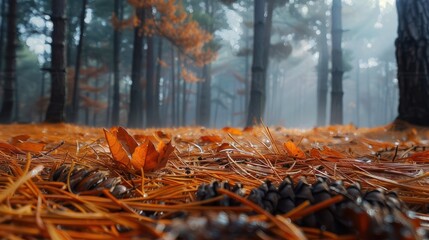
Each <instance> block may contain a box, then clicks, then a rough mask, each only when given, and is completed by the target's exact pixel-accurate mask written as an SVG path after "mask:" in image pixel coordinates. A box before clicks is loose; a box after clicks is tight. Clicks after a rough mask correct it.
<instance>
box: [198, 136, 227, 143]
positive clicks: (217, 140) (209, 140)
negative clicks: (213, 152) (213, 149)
mask: <svg viewBox="0 0 429 240" xmlns="http://www.w3.org/2000/svg"><path fill="white" fill-rule="evenodd" d="M200 141H201V142H204V143H220V142H222V138H221V137H220V136H217V135H212V136H201V137H200Z"/></svg>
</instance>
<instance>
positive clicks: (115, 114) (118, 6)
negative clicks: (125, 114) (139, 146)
mask: <svg viewBox="0 0 429 240" xmlns="http://www.w3.org/2000/svg"><path fill="white" fill-rule="evenodd" d="M113 12H114V17H116V18H118V20H119V21H122V18H123V1H122V0H115V3H114V10H113ZM120 50H121V29H120V28H118V27H114V28H113V101H112V102H113V103H112V116H111V119H112V125H118V124H119V114H120V111H119V104H120V96H119V84H120V82H119V81H120V72H119V65H120V59H121V58H120V53H121V51H120Z"/></svg>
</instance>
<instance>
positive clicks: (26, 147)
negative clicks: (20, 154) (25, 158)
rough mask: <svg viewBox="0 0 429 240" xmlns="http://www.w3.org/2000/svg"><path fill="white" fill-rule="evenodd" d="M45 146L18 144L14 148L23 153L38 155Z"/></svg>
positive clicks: (26, 143) (43, 144)
mask: <svg viewBox="0 0 429 240" xmlns="http://www.w3.org/2000/svg"><path fill="white" fill-rule="evenodd" d="M45 145H46V144H45V143H35V142H19V143H16V144H15V147H17V148H19V149H21V150H22V151H24V152H33V153H39V152H41V151H43V150H44V149H45Z"/></svg>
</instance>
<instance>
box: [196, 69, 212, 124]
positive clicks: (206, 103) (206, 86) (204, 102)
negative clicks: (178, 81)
mask: <svg viewBox="0 0 429 240" xmlns="http://www.w3.org/2000/svg"><path fill="white" fill-rule="evenodd" d="M203 79H204V81H203V82H201V83H199V84H200V87H199V89H198V90H199V94H198V100H197V101H198V102H199V103H198V106H199V109H198V111H197V114H198V116H197V124H198V125H200V126H205V127H208V126H210V114H211V87H210V86H211V65H210V64H206V65H204V67H203Z"/></svg>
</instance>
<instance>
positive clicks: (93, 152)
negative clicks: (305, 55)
mask: <svg viewBox="0 0 429 240" xmlns="http://www.w3.org/2000/svg"><path fill="white" fill-rule="evenodd" d="M399 125H400V126H399ZM399 125H387V126H382V127H378V128H368V129H363V128H362V129H357V128H355V127H354V126H351V125H347V126H331V127H323V128H314V129H309V130H298V129H285V128H283V127H275V128H274V127H273V128H267V127H264V126H260V127H255V128H250V129H244V130H242V129H235V128H224V129H206V128H200V127H190V128H177V129H172V128H168V129H147V130H139V129H127V130H126V131H125V132H124V131H123V129H122V130H120V129H118V128H115V129H110V130H107V131H106V133H105V132H104V131H103V129H101V128H90V127H80V126H75V125H68V124H59V125H48V124H35V125H32V124H29V125H18V124H14V125H2V126H1V128H0V237H1V238H9V239H22V238H25V239H35V238H51V239H110V238H116V239H127V238H133V237H138V238H148V239H156V238H159V239H219V238H222V239H273V238H274V239H281V238H287V239H358V238H360V239H391V237H393V236H395V237H396V238H395V239H418V238H423V237H424V234H425V230H426V229H427V227H428V226H429V225H428V223H429V215H427V210H428V209H427V206H426V204H427V198H428V196H429V180H428V177H429V129H425V128H419V127H414V126H409V125H406V124H399ZM134 140H135V141H136V142H134ZM135 143H137V145H135ZM427 149H428V150H427ZM170 150H171V151H170ZM165 163H166V165H165ZM164 165H165V166H164ZM139 167H140V168H139ZM225 181H227V182H228V183H225ZM239 183H241V184H239Z"/></svg>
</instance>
